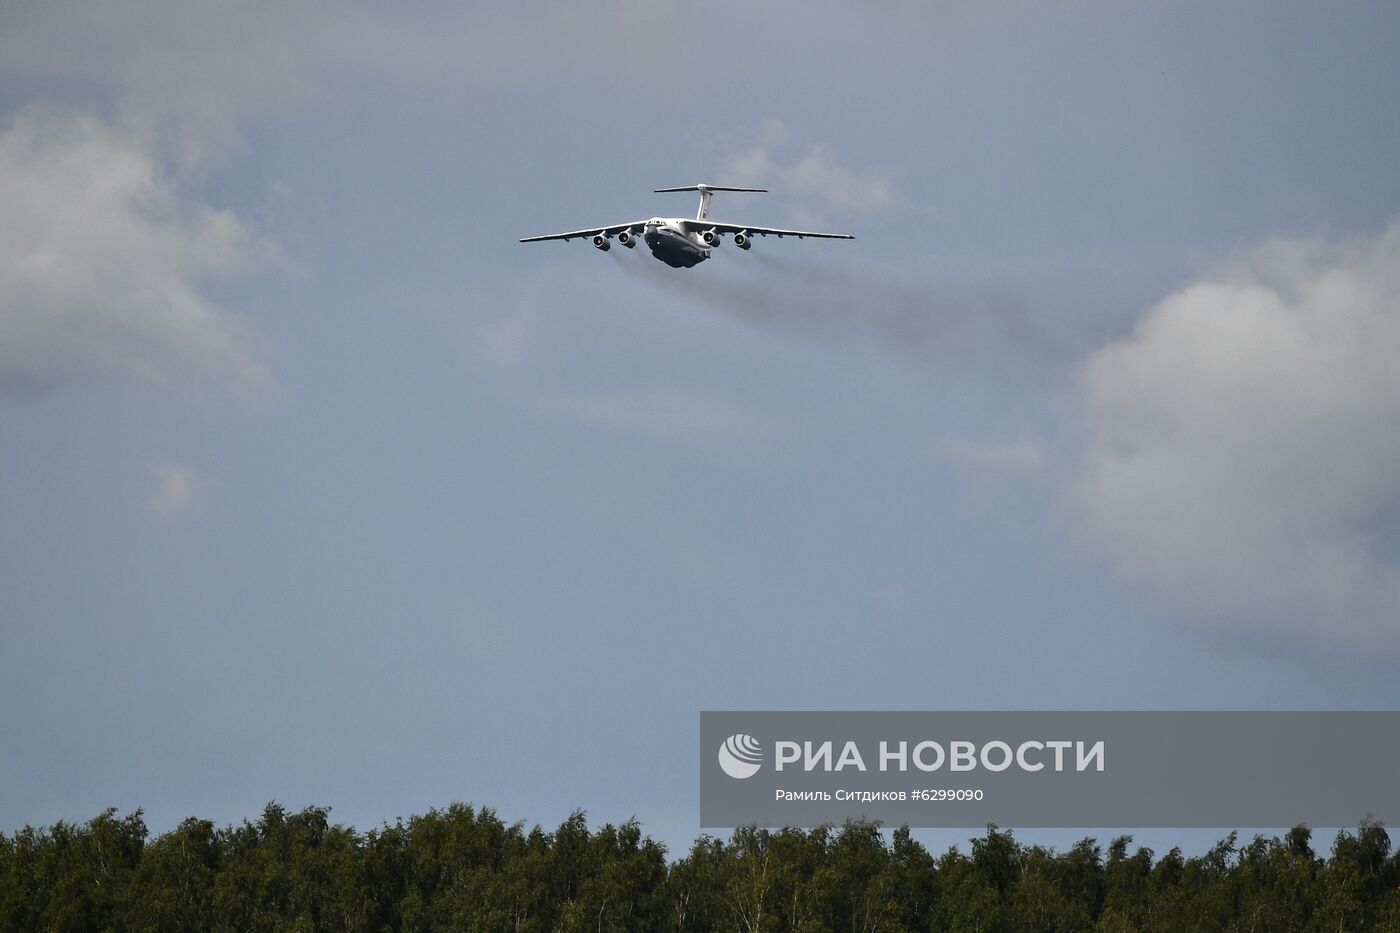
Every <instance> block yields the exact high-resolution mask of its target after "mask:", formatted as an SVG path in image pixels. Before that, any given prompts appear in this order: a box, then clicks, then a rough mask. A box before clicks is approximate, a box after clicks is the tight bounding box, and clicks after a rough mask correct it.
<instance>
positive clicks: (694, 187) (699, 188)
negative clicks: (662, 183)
mask: <svg viewBox="0 0 1400 933" xmlns="http://www.w3.org/2000/svg"><path fill="white" fill-rule="evenodd" d="M667 191H755V192H760V193H766V192H767V191H768V189H767V188H725V187H722V186H720V185H683V186H682V187H680V188H657V189H655V192H656V193H657V194H662V193H664V192H667Z"/></svg>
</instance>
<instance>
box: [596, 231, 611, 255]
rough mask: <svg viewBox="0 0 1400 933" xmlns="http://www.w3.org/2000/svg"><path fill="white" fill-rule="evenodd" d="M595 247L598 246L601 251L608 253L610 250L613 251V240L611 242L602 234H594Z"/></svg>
mask: <svg viewBox="0 0 1400 933" xmlns="http://www.w3.org/2000/svg"><path fill="white" fill-rule="evenodd" d="M593 245H594V246H596V247H598V248H599V249H601V250H602V251H603V252H605V253H606V252H607V251H608V250H610V249H612V240H609V239H608V238H607V237H605V236H603V235H602V234H601V233H598V234H594V236H593Z"/></svg>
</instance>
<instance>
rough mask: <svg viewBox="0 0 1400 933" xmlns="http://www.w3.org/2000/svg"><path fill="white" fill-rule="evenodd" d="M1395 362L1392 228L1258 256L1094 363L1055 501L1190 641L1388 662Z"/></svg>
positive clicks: (1398, 540)
mask: <svg viewBox="0 0 1400 933" xmlns="http://www.w3.org/2000/svg"><path fill="white" fill-rule="evenodd" d="M1398 360H1400V225H1396V226H1392V227H1391V228H1390V229H1388V230H1387V231H1385V232H1384V233H1383V234H1381V235H1380V236H1378V237H1375V238H1372V239H1370V240H1367V241H1354V242H1348V243H1342V244H1329V243H1325V242H1321V241H1301V242H1299V241H1278V242H1274V243H1270V244H1267V245H1266V246H1264V247H1263V248H1261V249H1259V250H1257V251H1255V252H1253V253H1252V254H1249V255H1247V256H1245V257H1243V258H1242V259H1241V260H1239V261H1237V262H1236V263H1234V264H1233V265H1232V266H1231V267H1229V268H1227V269H1225V270H1223V271H1222V272H1220V273H1219V274H1218V275H1215V276H1212V277H1210V278H1209V279H1207V280H1205V281H1202V282H1200V283H1198V284H1195V285H1193V286H1191V287H1189V288H1186V289H1184V290H1182V291H1179V292H1177V293H1176V294H1174V295H1171V296H1170V297H1168V298H1167V299H1166V300H1165V301H1163V302H1162V303H1161V304H1159V305H1158V306H1157V307H1155V308H1153V309H1152V310H1151V311H1150V312H1149V313H1148V314H1147V315H1146V316H1145V317H1144V318H1143V319H1142V320H1141V321H1140V322H1139V324H1138V326H1137V328H1136V330H1135V332H1134V333H1133V334H1132V335H1131V336H1130V337H1129V338H1127V339H1124V340H1122V341H1120V342H1117V343H1113V344H1110V345H1109V346H1106V347H1104V348H1102V349H1101V350H1099V351H1098V352H1097V353H1095V354H1093V355H1092V357H1090V358H1089V360H1088V361H1087V363H1086V364H1085V366H1084V368H1083V372H1082V383H1081V388H1082V392H1081V394H1080V396H1079V401H1080V405H1081V408H1080V415H1081V416H1082V418H1083V427H1084V430H1085V436H1084V439H1083V443H1084V446H1083V449H1082V451H1081V454H1080V456H1079V457H1078V458H1077V467H1076V468H1075V470H1074V473H1073V475H1072V476H1071V477H1070V479H1069V483H1068V487H1067V490H1066V495H1065V502H1066V504H1067V505H1068V507H1069V508H1070V510H1071V512H1072V514H1073V515H1074V516H1075V517H1076V519H1077V522H1078V524H1079V526H1080V527H1081V528H1082V530H1083V532H1084V534H1085V536H1086V538H1087V540H1088V541H1089V542H1091V543H1092V544H1093V545H1094V546H1095V547H1096V548H1097V549H1098V550H1099V551H1100V552H1101V553H1102V554H1104V555H1105V556H1106V557H1107V559H1108V560H1109V562H1110V563H1111V565H1112V566H1113V568H1114V569H1115V570H1116V571H1117V573H1118V574H1119V575H1120V576H1121V578H1122V579H1123V580H1125V581H1126V582H1127V583H1128V584H1130V585H1132V586H1133V587H1135V588H1138V589H1140V590H1141V591H1144V592H1146V593H1148V594H1150V595H1151V596H1152V597H1154V598H1155V599H1156V600H1158V601H1159V602H1160V603H1161V604H1162V605H1163V606H1165V607H1167V608H1168V609H1170V610H1171V611H1172V612H1174V613H1176V614H1177V615H1179V616H1180V617H1183V618H1188V619H1191V620H1193V621H1194V623H1195V624H1197V625H1199V626H1201V627H1204V628H1207V629H1209V630H1212V631H1215V632H1217V633H1219V634H1223V635H1225V636H1227V637H1229V638H1232V639H1237V640H1244V641H1248V642H1251V643H1254V644H1256V645H1263V646H1266V647H1268V648H1269V649H1270V650H1275V651H1281V652H1285V653H1289V654H1292V655H1294V656H1305V657H1306V656H1312V657H1329V658H1336V657H1371V658H1382V657H1383V658H1388V659H1391V660H1393V659H1396V658H1400V362H1397V361H1398Z"/></svg>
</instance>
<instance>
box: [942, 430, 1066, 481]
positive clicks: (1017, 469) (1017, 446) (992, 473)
mask: <svg viewBox="0 0 1400 933" xmlns="http://www.w3.org/2000/svg"><path fill="white" fill-rule="evenodd" d="M936 450H937V452H938V455H939V456H940V457H942V458H943V459H944V460H946V461H947V462H949V463H950V464H952V465H953V466H954V467H955V468H956V469H958V470H959V471H960V472H962V473H964V474H965V475H967V476H968V478H970V479H979V478H988V477H1001V478H1023V479H1025V478H1031V477H1037V476H1040V475H1041V474H1043V473H1044V472H1045V468H1046V464H1047V457H1046V452H1045V447H1044V445H1043V444H1041V443H1039V442H1038V441H1035V440H1032V439H1030V438H1025V437H1023V438H1018V439H1017V440H1014V441H1002V442H993V443H982V442H979V441H973V440H968V439H967V438H961V437H944V438H940V439H939V441H938V444H937V446H936Z"/></svg>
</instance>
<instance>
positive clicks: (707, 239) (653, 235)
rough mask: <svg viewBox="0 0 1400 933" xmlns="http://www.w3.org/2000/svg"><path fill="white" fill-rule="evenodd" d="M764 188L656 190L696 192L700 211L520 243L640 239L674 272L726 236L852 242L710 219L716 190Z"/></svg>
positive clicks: (743, 244)
mask: <svg viewBox="0 0 1400 933" xmlns="http://www.w3.org/2000/svg"><path fill="white" fill-rule="evenodd" d="M767 190H768V189H767V188H724V187H721V186H719V185H686V186H684V187H681V188H657V189H656V192H657V193H658V194H660V193H661V192H665V191H698V192H700V209H699V210H698V211H696V212H695V219H694V220H690V219H688V218H685V217H653V218H652V219H651V220H634V221H632V222H631V223H626V224H613V225H612V226H610V227H586V228H585V229H583V230H570V231H569V232H568V233H551V234H548V235H547V236H527V237H522V238H521V240H520V242H521V243H534V242H536V241H538V240H572V239H573V238H574V237H587V238H588V239H589V240H591V241H592V242H593V245H594V246H596V247H597V248H598V249H601V250H608V249H612V241H613V238H614V237H616V238H617V242H619V243H621V244H622V245H623V246H625V247H627V248H628V249H634V248H636V246H637V237H639V236H640V237H641V238H642V239H643V240H644V241H645V242H646V244H647V246H648V247H649V248H650V249H651V253H652V255H653V256H655V257H656V258H657V259H659V260H661V261H662V262H664V263H666V265H668V266H674V267H675V268H677V269H680V268H686V269H688V268H690V267H691V266H694V265H698V264H699V263H702V262H704V261H705V260H706V259H709V258H710V251H711V250H712V249H714V248H715V247H717V246H719V245H720V244H721V243H722V242H724V235H725V234H726V233H730V234H733V236H734V245H735V246H737V247H739V248H740V249H749V248H750V247H752V245H753V238H754V236H769V235H772V236H778V237H785V236H795V237H798V238H803V237H809V236H812V237H821V238H823V239H827V240H854V239H855V237H853V236H851V235H850V234H849V233H812V232H811V231H809V230H779V229H778V228H777V227H755V226H754V225H753V224H722V223H716V222H715V221H713V220H710V198H711V197H712V196H713V195H714V193H715V192H716V191H767Z"/></svg>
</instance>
